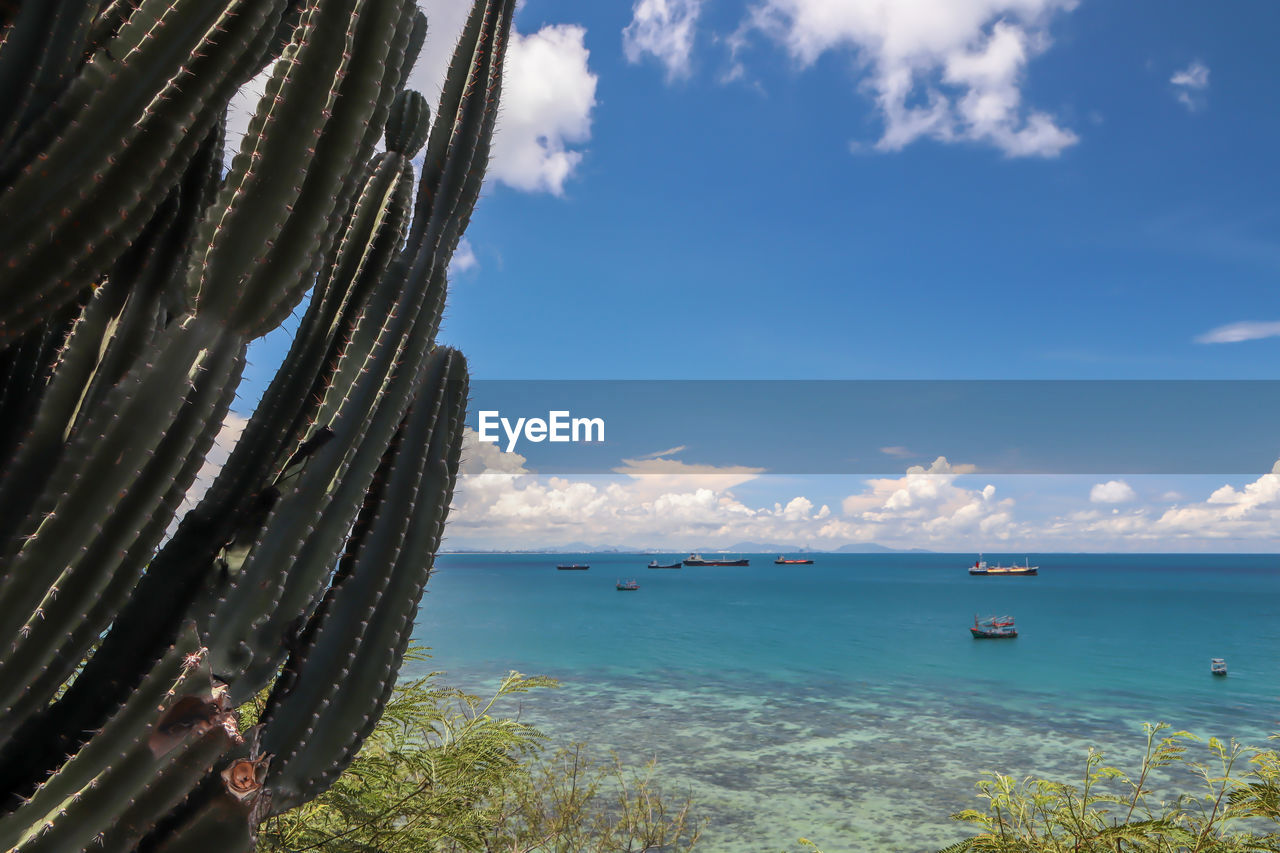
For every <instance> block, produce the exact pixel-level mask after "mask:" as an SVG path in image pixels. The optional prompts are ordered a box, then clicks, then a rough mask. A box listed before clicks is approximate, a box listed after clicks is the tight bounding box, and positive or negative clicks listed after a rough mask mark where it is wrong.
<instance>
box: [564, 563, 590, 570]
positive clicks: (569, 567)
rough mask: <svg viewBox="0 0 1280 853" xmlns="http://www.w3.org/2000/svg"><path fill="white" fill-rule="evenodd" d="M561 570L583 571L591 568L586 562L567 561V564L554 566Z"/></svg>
mask: <svg viewBox="0 0 1280 853" xmlns="http://www.w3.org/2000/svg"><path fill="white" fill-rule="evenodd" d="M556 568H557V569H559V570H560V571H562V572H585V571H586V570H587V569H589V568H591V567H590V566H588V565H587V564H586V563H568V564H567V565H562V566H556Z"/></svg>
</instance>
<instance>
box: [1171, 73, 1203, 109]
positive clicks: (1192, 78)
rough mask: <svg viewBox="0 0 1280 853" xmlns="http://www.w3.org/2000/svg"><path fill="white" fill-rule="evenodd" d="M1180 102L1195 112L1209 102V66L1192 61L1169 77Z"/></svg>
mask: <svg viewBox="0 0 1280 853" xmlns="http://www.w3.org/2000/svg"><path fill="white" fill-rule="evenodd" d="M1169 82H1170V83H1172V84H1173V90H1174V94H1175V96H1176V97H1177V99H1178V101H1179V103H1181V104H1182V105H1183V106H1185V107H1186V108H1187V109H1189V110H1191V111H1192V112H1195V111H1196V110H1198V109H1200V108H1201V107H1203V106H1204V105H1205V104H1206V103H1207V95H1208V92H1209V66H1207V65H1205V64H1204V63H1203V62H1199V61H1196V62H1192V63H1191V64H1190V65H1188V66H1187V67H1186V68H1183V69H1182V70H1181V71H1176V72H1174V75H1173V76H1172V77H1170V78H1169Z"/></svg>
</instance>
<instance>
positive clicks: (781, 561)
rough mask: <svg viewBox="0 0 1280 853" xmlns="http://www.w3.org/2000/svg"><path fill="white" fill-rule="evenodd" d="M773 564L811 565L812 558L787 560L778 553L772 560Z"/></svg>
mask: <svg viewBox="0 0 1280 853" xmlns="http://www.w3.org/2000/svg"><path fill="white" fill-rule="evenodd" d="M773 564H774V565H775V566H812V565H813V560H788V559H787V558H786V557H784V556H782V555H781V554H779V555H778V559H776V560H774V561H773Z"/></svg>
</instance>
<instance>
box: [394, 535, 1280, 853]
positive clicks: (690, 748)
mask: <svg viewBox="0 0 1280 853" xmlns="http://www.w3.org/2000/svg"><path fill="white" fill-rule="evenodd" d="M663 556H669V557H673V558H674V557H676V556H678V555H659V559H660V561H664V562H665V560H663V559H662V557H663ZM749 556H751V566H749V567H746V568H729V567H701V568H684V569H681V570H678V571H676V570H670V571H654V570H648V569H646V568H645V564H646V563H647V562H648V561H649V559H650V557H649V556H648V555H645V556H637V555H619V554H592V555H582V554H564V555H554V554H553V555H541V554H540V555H506V554H503V555H489V554H485V555H479V554H475V555H463V554H459V555H445V556H442V557H441V558H440V559H439V561H438V563H437V571H436V574H435V576H434V577H433V578H432V580H431V583H430V584H429V585H428V595H427V598H426V600H425V602H424V605H423V610H422V613H421V615H420V616H419V625H418V632H417V639H418V641H419V642H421V643H423V644H424V645H428V646H431V647H432V649H433V652H432V655H433V658H432V660H431V661H430V665H429V668H431V669H439V670H445V671H447V672H448V673H449V677H448V679H447V680H448V681H449V682H450V683H453V684H456V685H458V686H462V687H466V688H468V689H473V690H477V691H478V690H482V689H483V688H484V687H485V686H487V685H490V684H492V683H493V682H494V680H495V679H496V678H497V677H498V676H500V675H501V674H503V673H505V672H506V671H508V670H511V669H515V670H520V671H522V672H525V673H531V674H532V673H537V674H544V675H550V676H554V677H556V678H558V679H560V680H561V681H562V683H563V686H562V688H561V689H559V690H555V691H542V692H539V693H536V694H532V695H530V696H527V697H525V698H523V699H522V700H521V713H522V715H523V717H524V718H525V719H529V720H531V721H533V722H535V723H537V724H539V725H540V726H541V727H543V728H544V729H545V730H547V731H548V732H549V733H550V734H551V735H552V736H553V737H555V738H557V739H559V740H565V741H568V740H585V741H587V742H589V743H591V744H592V745H596V746H599V747H601V748H602V749H615V750H617V751H618V752H619V753H620V755H622V757H623V758H624V759H626V760H629V761H643V760H647V759H648V758H651V757H656V758H657V759H658V764H659V769H660V773H661V778H662V780H663V781H664V783H665V787H667V788H668V789H670V790H671V791H672V792H674V793H678V794H683V793H685V792H688V793H691V794H692V795H693V796H694V797H695V799H696V800H697V802H698V803H699V804H700V806H701V813H702V814H704V815H706V816H708V817H709V818H711V820H712V823H711V825H710V827H709V828H708V831H707V834H706V836H705V838H706V842H705V849H707V850H708V851H744V853H745V851H769V850H784V849H789V848H790V849H794V848H795V844H794V841H795V839H796V838H797V837H799V836H801V835H803V836H807V837H809V838H812V839H814V840H815V841H817V842H819V843H820V844H821V845H823V847H824V849H825V850H826V851H827V853H835V851H855V850H856V851H863V850H867V851H876V850H884V851H917V850H919V851H931V850H936V849H937V848H938V847H940V846H942V845H944V844H946V843H949V842H951V841H954V840H955V839H956V838H958V837H960V835H961V834H962V832H961V831H960V829H959V827H957V826H956V825H954V824H952V823H951V822H950V821H949V820H948V819H947V815H948V814H949V813H951V812H953V811H955V810H957V809H960V808H966V807H970V806H974V805H977V800H976V799H974V797H973V791H974V788H973V783H974V782H975V781H976V779H977V778H978V775H979V773H980V772H981V771H982V770H997V771H1000V772H1005V773H1011V774H1014V775H1017V776H1022V775H1026V774H1032V773H1034V774H1038V775H1054V774H1056V775H1058V776H1062V777H1065V776H1070V777H1072V778H1074V777H1075V776H1077V775H1078V771H1079V768H1080V766H1081V764H1082V762H1083V757H1084V749H1085V748H1086V747H1087V746H1089V745H1101V746H1106V747H1108V748H1109V749H1110V751H1111V754H1112V755H1114V756H1115V757H1116V758H1117V759H1123V758H1125V757H1128V756H1129V755H1130V753H1131V752H1132V751H1133V750H1136V748H1137V747H1138V746H1139V745H1140V741H1141V737H1142V735H1141V723H1142V722H1143V721H1156V720H1167V721H1169V722H1171V723H1173V724H1174V725H1175V726H1176V727H1178V728H1184V729H1190V730H1192V731H1194V732H1196V733H1197V734H1201V735H1205V736H1208V735H1215V736H1218V737H1223V738H1229V737H1234V738H1236V739H1238V740H1242V741H1245V742H1249V743H1254V744H1258V743H1261V742H1262V740H1263V738H1264V737H1265V736H1266V735H1267V734H1268V733H1270V732H1272V731H1276V730H1280V682H1278V681H1277V676H1278V675H1280V619H1278V618H1277V615H1278V614H1280V557H1277V556H1273V555H1163V554H1162V555H1078V554H1061V555H1040V556H1035V555H1032V558H1033V562H1035V563H1037V564H1038V565H1039V566H1040V567H1041V568H1040V575H1039V576H1037V577H1028V578H991V577H987V578H983V577H969V576H968V574H967V572H966V567H967V566H968V565H970V564H971V563H972V561H973V559H974V556H973V555H970V554H958V555H956V554H953V555H946V554H889V555H861V554H856V555H855V554H849V555H843V554H842V555H816V556H815V559H816V561H817V562H816V564H815V565H812V566H775V565H773V558H774V557H775V556H776V555H772V554H770V555H749ZM1022 557H1023V555H1022V554H1017V555H999V554H988V555H987V559H988V560H989V561H991V562H993V563H994V562H996V561H998V560H1001V559H1003V561H1004V562H1005V563H1008V562H1011V561H1012V560H1013V559H1015V558H1016V559H1017V560H1018V561H1019V562H1021V559H1022ZM574 561H576V562H589V563H590V564H591V569H590V570H589V571H586V572H562V571H557V570H556V569H555V565H556V563H558V562H574ZM630 577H634V578H636V579H637V580H638V581H639V582H640V587H641V588H640V590H639V591H637V592H626V593H623V592H618V591H617V590H616V589H615V588H614V583H615V581H616V580H617V579H619V578H630ZM1006 613H1007V614H1011V615H1013V616H1014V617H1015V618H1016V619H1017V624H1018V629H1019V632H1020V636H1019V637H1018V638H1017V639H1016V640H1011V641H974V640H973V639H971V638H970V636H969V632H968V627H969V625H970V624H972V620H973V616H974V614H982V615H990V614H1006ZM1212 657H1223V658H1226V659H1227V662H1228V664H1229V666H1230V672H1231V674H1230V675H1229V676H1228V677H1227V678H1225V679H1221V678H1214V677H1212V676H1211V675H1210V674H1209V660H1210V658H1212ZM1111 748H1114V749H1111Z"/></svg>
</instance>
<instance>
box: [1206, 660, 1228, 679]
mask: <svg viewBox="0 0 1280 853" xmlns="http://www.w3.org/2000/svg"><path fill="white" fill-rule="evenodd" d="M1209 671H1210V672H1212V673H1213V674H1214V675H1226V674H1227V662H1226V661H1225V660H1223V659H1222V658H1214V659H1213V660H1211V661H1209Z"/></svg>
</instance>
